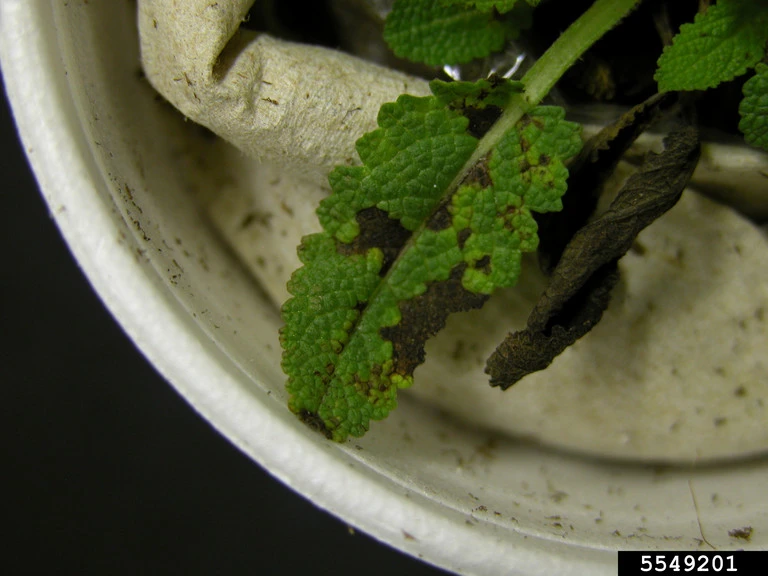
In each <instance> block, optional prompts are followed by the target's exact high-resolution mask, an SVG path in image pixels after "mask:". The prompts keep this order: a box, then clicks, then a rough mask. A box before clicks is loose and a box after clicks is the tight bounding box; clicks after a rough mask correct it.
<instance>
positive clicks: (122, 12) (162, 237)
mask: <svg viewBox="0 0 768 576" xmlns="http://www.w3.org/2000/svg"><path fill="white" fill-rule="evenodd" d="M0 9H1V11H0V27H1V29H0V49H1V50H2V52H1V55H2V65H3V73H4V76H5V82H6V85H7V89H8V93H9V96H10V98H11V101H12V104H13V108H14V112H15V115H16V119H17V122H18V125H19V129H20V132H21V135H22V138H23V140H24V143H25V147H26V149H27V152H28V154H29V157H30V160H31V162H32V165H33V168H34V170H35V173H36V175H37V178H38V180H39V183H40V185H41V187H42V189H43V191H44V194H45V197H46V200H47V202H48V204H49V207H50V210H51V212H52V213H53V214H54V216H55V218H56V221H57V223H58V225H59V226H60V228H61V230H62V232H63V234H64V236H65V237H66V239H67V241H68V243H69V246H70V248H71V250H72V251H73V253H74V254H75V256H76V258H77V259H78V261H79V263H80V265H81V266H82V267H83V269H84V270H85V272H86V274H87V275H88V277H89V279H90V281H91V282H92V283H93V285H94V286H95V288H96V290H97V291H98V292H99V294H100V295H101V297H102V298H103V300H104V301H105V302H106V304H107V306H108V307H109V308H110V309H111V311H112V312H113V313H114V315H115V316H116V317H117V318H118V319H119V321H120V322H121V324H122V325H123V327H124V328H125V330H126V331H127V333H128V334H130V336H131V337H132V338H133V339H134V341H135V342H136V343H137V345H138V346H139V347H140V348H141V349H142V350H143V351H144V353H145V354H146V355H147V357H148V358H149V359H150V360H151V361H152V362H153V363H154V364H155V365H156V366H157V367H158V369H159V370H160V371H161V372H162V373H163V374H164V375H165V376H166V378H167V379H168V380H169V381H170V382H171V383H172V384H173V386H175V387H176V388H177V389H178V390H179V392H180V393H181V394H182V395H183V396H184V397H185V398H186V399H187V400H188V401H189V403H190V404H191V405H192V406H193V407H194V408H195V409H196V410H198V411H199V412H200V413H201V414H202V415H203V416H204V417H205V418H206V419H208V420H209V421H210V422H211V423H212V424H213V425H214V426H215V427H216V428H217V429H218V430H220V431H221V433H222V434H224V435H225V436H226V437H227V438H229V439H230V440H231V441H232V442H233V443H234V444H235V445H237V446H238V447H239V448H240V449H241V450H243V451H244V452H245V453H247V454H248V455H249V456H251V457H252V458H253V459H254V460H256V461H258V462H259V463H260V464H261V465H263V466H264V467H265V468H267V469H268V470H269V471H271V472H272V473H273V474H274V475H276V476H277V477H278V478H280V479H281V480H282V481H284V482H285V483H286V484H288V485H289V486H291V487H292V488H294V489H295V490H297V491H298V492H300V493H302V494H304V495H305V496H306V497H308V498H309V499H311V500H312V501H313V502H315V503H316V504H318V505H319V506H322V507H323V508H326V509H328V510H329V511H331V512H332V513H334V514H336V515H338V516H340V517H342V518H343V519H344V520H345V521H347V522H349V523H350V524H352V525H354V526H356V527H359V528H360V529H362V530H364V531H366V532H368V533H370V534H372V535H373V536H375V537H377V538H379V539H381V540H383V541H385V542H388V543H390V544H391V545H393V546H395V547H397V548H399V549H401V550H404V551H406V552H408V553H410V554H413V555H417V556H419V557H420V558H423V559H425V560H427V561H429V562H432V563H434V564H436V565H439V566H441V567H444V568H446V569H449V570H453V571H455V572H457V573H461V574H488V575H492V574H502V573H503V574H542V575H544V574H565V575H567V574H612V573H615V566H616V554H615V550H616V549H620V548H631V549H643V550H656V549H670V548H674V549H685V550H704V549H711V548H713V547H714V548H717V549H719V550H727V549H734V548H747V549H762V548H766V547H767V546H768V460H766V459H764V458H753V459H750V460H748V461H734V462H723V463H722V464H711V465H707V466H705V467H690V466H689V467H679V468H676V467H673V466H665V467H648V466H641V465H637V464H632V463H627V462H621V461H616V460H614V461H608V460H598V459H589V458H585V457H580V456H577V455H571V454H566V453H559V452H555V451H552V450H548V449H545V448H542V447H539V446H537V445H535V444H533V443H530V442H527V441H525V440H523V439H519V438H511V437H505V436H502V435H498V434H493V433H490V432H487V431H484V430H481V429H474V428H470V427H467V426H464V425H461V424H459V423H457V421H455V420H454V419H452V418H450V417H447V416H445V415H443V414H441V413H440V412H439V411H438V410H436V409H434V408H432V407H430V406H429V405H427V404H424V403H421V402H420V401H418V400H416V399H414V398H413V397H409V396H403V397H402V399H401V402H400V407H399V408H398V410H397V411H395V412H394V413H393V415H392V416H391V417H390V418H389V419H388V420H387V421H385V422H382V423H378V424H376V426H375V429H374V430H373V431H372V432H371V433H370V434H369V435H368V436H366V437H365V438H363V439H361V440H357V441H352V442H350V443H347V444H344V445H336V444H332V443H329V442H328V441H327V440H326V439H325V438H324V437H322V436H320V435H318V434H316V433H314V432H312V431H311V430H310V429H309V428H307V427H306V426H305V425H304V424H302V423H301V422H300V421H299V420H298V419H297V418H295V417H294V416H293V415H292V414H291V413H290V412H289V411H288V410H287V408H286V394H285V391H284V376H283V374H282V372H281V370H280V365H279V361H280V346H279V343H278V339H277V331H278V328H279V326H280V320H279V315H278V311H277V310H276V308H275V307H274V305H273V304H272V303H271V302H270V301H269V300H268V299H267V298H266V297H265V296H264V294H263V293H262V292H261V291H260V289H259V286H258V285H257V284H256V283H255V282H254V281H253V280H252V278H251V276H249V274H248V273H247V272H246V271H245V269H244V268H243V267H242V266H241V265H240V264H239V262H238V261H237V260H236V259H235V258H234V257H233V255H232V252H231V251H230V250H229V249H228V248H227V246H226V245H225V244H224V243H223V242H222V241H221V240H220V238H219V237H218V236H217V235H216V234H215V233H214V231H213V228H212V227H211V226H210V224H209V222H208V219H207V216H206V212H205V210H204V208H205V206H206V205H207V201H208V198H210V195H211V194H215V193H216V192H217V191H218V190H221V189H222V188H226V187H237V186H246V185H247V182H248V175H249V172H250V171H252V169H253V168H252V166H251V163H249V162H248V161H247V160H246V159H244V158H243V157H242V156H241V155H240V154H238V153H237V152H236V151H234V150H233V149H232V148H230V147H229V146H228V145H226V144H224V143H222V142H221V141H219V140H216V139H213V138H211V137H210V136H209V135H208V134H206V133H205V132H204V131H203V130H201V129H200V128H199V127H197V126H195V125H193V124H192V123H188V122H185V121H184V119H183V118H182V117H180V115H179V114H177V113H176V112H175V111H174V110H173V109H171V108H170V107H169V106H168V105H166V104H165V103H164V102H162V101H161V100H160V99H158V97H157V95H156V93H155V92H154V91H153V90H152V88H151V87H150V86H149V85H148V84H147V83H146V82H145V81H144V80H143V78H142V76H141V74H140V65H139V55H138V42H137V37H136V29H135V24H134V21H135V14H134V10H135V5H134V4H133V3H131V2H115V1H111V0H92V1H90V2H63V1H54V2H43V1H32V2H29V1H21V0H16V1H14V0H2V2H0ZM747 529H749V530H747ZM750 530H751V533H750ZM746 533H750V537H749V538H748V539H746V538H745V537H744V535H745V534H746Z"/></svg>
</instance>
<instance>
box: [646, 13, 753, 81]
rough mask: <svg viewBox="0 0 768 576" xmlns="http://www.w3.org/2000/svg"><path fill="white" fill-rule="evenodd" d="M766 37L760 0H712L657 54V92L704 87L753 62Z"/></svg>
mask: <svg viewBox="0 0 768 576" xmlns="http://www.w3.org/2000/svg"><path fill="white" fill-rule="evenodd" d="M766 41H768V3H767V2H765V0H718V2H717V4H715V5H714V6H710V7H709V8H708V9H707V11H706V12H704V13H700V14H697V15H696V18H695V19H694V21H693V23H691V24H683V25H682V26H681V27H680V32H679V33H678V34H677V35H676V36H675V37H674V39H673V42H672V45H671V46H668V47H667V48H665V49H664V53H663V54H662V55H661V58H659V62H658V65H659V67H658V70H657V71H656V76H655V78H656V81H657V82H658V83H659V90H660V91H662V92H667V91H670V90H706V89H707V88H713V87H715V86H717V85H718V84H720V83H721V82H727V81H729V80H732V79H734V78H736V77H737V76H740V75H742V74H744V73H746V72H747V70H749V69H750V68H752V67H753V66H754V65H755V64H757V63H758V62H759V61H760V60H761V59H762V57H763V54H764V53H765V44H766Z"/></svg>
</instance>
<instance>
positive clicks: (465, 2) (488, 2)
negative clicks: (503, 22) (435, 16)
mask: <svg viewBox="0 0 768 576" xmlns="http://www.w3.org/2000/svg"><path fill="white" fill-rule="evenodd" d="M540 1H541V0H525V2H526V3H527V4H528V5H529V6H537V5H538V4H539V2H540ZM518 2H522V0H439V4H442V5H443V6H451V5H453V6H456V5H458V6H465V7H474V8H476V9H477V10H480V11H481V12H490V11H491V10H494V9H495V10H496V11H497V12H499V13H500V14H504V13H505V12H509V11H510V10H512V8H514V7H515V5H516V4H518Z"/></svg>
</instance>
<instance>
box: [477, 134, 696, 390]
mask: <svg viewBox="0 0 768 576" xmlns="http://www.w3.org/2000/svg"><path fill="white" fill-rule="evenodd" d="M664 144H665V150H664V152H662V153H661V154H652V155H651V156H650V157H649V158H648V160H647V161H646V162H645V164H644V165H643V166H642V167H641V168H640V171H639V172H638V173H637V174H634V175H633V176H632V177H630V179H629V181H628V182H627V183H626V184H625V186H624V187H623V188H622V190H621V191H620V192H619V195H618V196H617V197H616V199H615V200H614V201H613V203H612V204H611V206H610V207H609V208H608V210H606V211H605V212H604V213H603V214H602V215H600V216H599V217H598V218H597V219H596V220H594V221H593V222H591V223H589V224H587V225H586V226H584V227H583V228H582V229H581V230H579V231H578V232H577V233H576V234H575V235H574V237H573V239H572V240H571V241H570V242H569V243H568V245H567V246H566V248H565V251H564V252H563V255H562V257H561V258H560V261H559V263H558V264H557V266H556V267H555V270H554V272H553V274H552V279H551V281H550V283H549V285H548V286H547V288H546V290H545V291H544V293H543V294H542V295H541V298H540V299H539V301H538V302H537V303H536V306H535V307H534V309H533V311H532V312H531V315H530V316H529V318H528V325H527V327H526V328H525V329H524V330H522V331H520V332H515V333H512V334H510V335H509V336H508V337H507V338H506V340H505V341H504V342H503V343H502V344H501V345H500V346H499V347H498V348H497V349H496V351H495V352H494V353H493V354H492V355H491V357H490V358H489V359H488V362H487V365H486V372H487V373H488V374H489V375H490V376H491V385H493V386H500V387H501V388H503V389H506V388H509V387H510V386H511V385H512V384H514V383H515V382H517V381H519V380H520V379H521V378H523V377H524V376H526V375H527V374H530V373H531V372H534V371H537V370H542V369H544V368H546V367H547V366H549V364H550V363H551V362H552V360H554V358H555V357H556V356H557V355H559V354H560V353H561V352H562V351H563V350H565V348H567V347H568V346H570V345H571V344H573V343H574V342H575V341H576V340H578V339H579V338H581V337H582V336H583V335H584V334H586V333H587V332H589V330H591V329H592V327H593V326H594V325H595V324H596V323H597V322H598V321H599V320H600V318H601V317H602V314H603V311H604V310H605V308H606V307H607V305H608V302H609V296H610V289H611V288H612V287H613V285H614V284H615V283H616V281H617V278H618V276H617V270H616V263H617V262H618V260H619V258H621V257H622V256H624V254H626V253H627V251H628V250H629V249H630V247H631V246H632V243H633V242H634V240H635V238H636V236H637V235H638V234H639V233H640V231H641V230H643V229H644V228H645V227H646V226H648V225H649V224H650V223H651V222H653V221H654V220H656V219H657V218H658V217H659V216H661V215H662V214H664V213H666V212H667V211H668V210H669V209H670V208H672V207H673V206H674V205H675V204H676V203H677V201H678V200H679V199H680V195H681V194H682V192H683V189H684V188H685V186H686V184H687V183H688V181H689V180H690V177H691V174H693V170H694V168H695V167H696V163H697V162H698V158H699V153H700V147H699V140H698V136H697V133H696V130H695V129H693V128H683V129H681V130H678V131H676V132H673V133H672V134H670V135H669V136H668V137H667V138H666V139H665V140H664Z"/></svg>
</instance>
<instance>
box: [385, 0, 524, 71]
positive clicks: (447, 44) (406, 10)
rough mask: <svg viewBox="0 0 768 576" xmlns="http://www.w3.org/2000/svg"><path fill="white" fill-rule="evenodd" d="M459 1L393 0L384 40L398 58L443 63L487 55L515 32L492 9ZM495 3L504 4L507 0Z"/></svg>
mask: <svg viewBox="0 0 768 576" xmlns="http://www.w3.org/2000/svg"><path fill="white" fill-rule="evenodd" d="M462 4H464V3H458V2H457V3H452V4H447V3H443V2H437V1H435V0H395V2H394V4H393V5H392V11H391V12H390V13H389V15H388V16H387V21H386V25H385V28H384V40H386V42H387V44H389V46H390V47H391V48H392V50H393V51H394V53H395V54H396V55H397V56H400V57H401V58H407V59H408V60H412V61H414V62H423V63H425V64H429V65H431V66H443V65H447V64H449V65H454V64H461V63H464V62H469V61H470V60H474V59H475V58H483V57H485V56H488V55H489V54H491V53H492V52H495V51H498V50H501V49H502V48H503V46H504V43H505V41H506V40H507V39H509V38H515V37H517V35H518V34H519V32H520V28H519V26H518V25H517V24H516V23H515V20H514V19H508V20H499V19H497V18H496V17H495V15H494V14H493V11H492V10H489V11H485V12H483V11H481V10H478V9H475V8H471V7H467V6H465V5H462ZM497 4H499V5H502V7H504V6H503V5H505V4H510V2H509V1H506V2H498V3H497ZM511 8H512V6H510V9H511Z"/></svg>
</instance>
